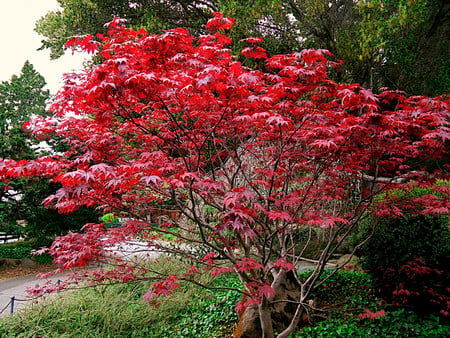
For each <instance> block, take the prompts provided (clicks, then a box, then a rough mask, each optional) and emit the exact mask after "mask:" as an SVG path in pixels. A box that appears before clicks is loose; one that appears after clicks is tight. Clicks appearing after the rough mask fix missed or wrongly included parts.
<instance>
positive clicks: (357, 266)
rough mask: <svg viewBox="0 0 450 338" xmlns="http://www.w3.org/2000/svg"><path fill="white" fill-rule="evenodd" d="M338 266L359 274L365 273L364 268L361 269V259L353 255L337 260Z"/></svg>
mask: <svg viewBox="0 0 450 338" xmlns="http://www.w3.org/2000/svg"><path fill="white" fill-rule="evenodd" d="M347 261H348V262H347ZM344 264H345V265H344ZM336 265H337V266H338V267H341V266H342V265H344V266H343V269H344V270H347V271H357V272H363V271H364V270H363V268H362V267H361V260H360V258H359V257H357V256H355V255H353V256H352V255H350V254H347V255H343V256H342V257H341V258H339V259H338V260H337V262H336Z"/></svg>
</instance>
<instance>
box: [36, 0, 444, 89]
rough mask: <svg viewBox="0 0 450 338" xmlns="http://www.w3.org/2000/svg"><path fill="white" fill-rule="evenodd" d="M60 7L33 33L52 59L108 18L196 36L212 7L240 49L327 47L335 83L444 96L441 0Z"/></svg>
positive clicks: (77, 3) (87, 0) (157, 1)
mask: <svg viewBox="0 0 450 338" xmlns="http://www.w3.org/2000/svg"><path fill="white" fill-rule="evenodd" d="M60 4H61V7H62V10H61V11H56V12H52V13H49V14H47V15H46V16H44V17H43V18H41V19H40V20H39V21H38V23H37V25H36V31H37V32H38V33H40V34H42V35H43V36H44V37H45V40H43V45H42V47H43V48H50V49H51V52H52V57H58V56H60V55H61V54H62V53H63V52H64V44H65V42H66V41H67V39H68V38H69V37H70V36H74V35H84V34H94V35H95V33H105V32H106V28H105V27H104V23H105V22H108V21H111V19H112V18H113V17H114V16H118V17H123V18H126V19H127V20H128V22H129V25H130V26H131V27H135V28H138V27H143V28H145V29H147V30H148V31H150V32H160V31H161V30H164V29H169V28H174V27H184V28H187V29H189V31H190V33H191V34H193V35H196V36H198V35H199V34H205V33H206V32H205V30H204V28H203V27H204V24H205V23H206V21H207V20H208V19H209V18H211V15H212V14H211V13H212V12H213V11H218V12H222V13H224V14H225V15H228V16H231V17H233V18H235V19H236V25H235V28H234V30H233V32H231V33H230V36H231V37H232V38H233V40H234V43H235V45H234V46H233V49H234V50H235V51H236V52H237V53H238V54H239V51H240V50H241V49H242V48H244V46H243V44H242V43H240V42H239V40H241V39H242V38H245V37H247V36H258V37H262V38H264V42H263V43H262V45H261V46H262V47H263V48H265V49H266V50H267V51H268V52H269V53H270V54H271V55H275V54H278V53H287V52H291V51H299V50H301V49H303V48H311V47H312V48H325V49H328V50H329V51H331V52H332V53H333V54H334V55H335V57H336V59H338V60H343V61H344V64H343V66H342V67H341V69H340V70H339V71H337V72H335V74H334V75H332V78H334V79H335V80H337V81H347V82H357V83H360V84H361V85H362V86H363V87H365V88H373V89H375V90H378V89H379V88H381V87H384V86H387V87H390V88H393V89H401V90H405V91H407V92H409V93H411V94H424V95H433V96H435V95H440V94H446V93H448V89H449V88H450V75H449V69H450V64H449V62H450V61H449V58H448V57H447V56H448V55H449V52H450V51H449V36H450V32H449V27H450V25H449V24H448V22H449V18H450V16H449V9H450V5H449V3H448V2H447V1H445V0H440V1H431V0H419V1H399V0H392V1H391V0H390V1H381V0H370V1H352V0H334V1H329V0H319V1H317V0H306V1H303V0H299V1H297V0H253V1H222V0H207V1H204V0H202V1H198V0H182V1H181V0H170V1H161V0H153V1H149V0H143V1H141V0H138V1H133V2H129V1H125V0H120V1H100V0H83V1H81V0H65V1H60Z"/></svg>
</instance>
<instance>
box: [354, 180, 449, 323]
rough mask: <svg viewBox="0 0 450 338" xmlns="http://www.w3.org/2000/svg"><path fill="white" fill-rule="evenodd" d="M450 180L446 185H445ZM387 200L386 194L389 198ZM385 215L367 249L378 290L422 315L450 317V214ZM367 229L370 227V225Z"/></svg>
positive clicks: (402, 194)
mask: <svg viewBox="0 0 450 338" xmlns="http://www.w3.org/2000/svg"><path fill="white" fill-rule="evenodd" d="M442 184H444V185H445V184H447V183H445V182H444V183H442ZM431 193H433V191H432V189H431V188H428V189H420V188H414V189H412V190H411V191H409V192H408V193H405V192H396V193H395V194H396V198H404V197H408V196H407V194H409V196H411V197H420V196H423V195H428V194H431ZM435 195H436V196H437V197H438V198H445V197H444V196H442V194H441V193H436V194H435ZM386 198H387V197H386ZM403 212H404V213H405V215H404V216H402V217H385V218H383V219H378V220H372V221H373V223H375V222H377V223H378V224H377V226H376V231H375V233H374V235H373V237H372V238H371V239H370V240H369V241H368V243H367V244H366V245H365V247H363V248H362V251H361V254H362V256H363V267H364V268H365V269H367V270H368V271H369V272H370V273H371V274H372V275H373V276H374V277H375V278H376V281H377V287H376V289H375V290H376V291H377V294H378V295H379V296H381V297H382V298H383V299H385V300H386V301H388V302H390V303H395V304H397V305H402V306H407V307H412V308H414V309H415V310H416V311H418V312H421V313H430V312H440V313H441V314H443V315H447V313H448V312H450V311H449V308H448V305H447V301H450V298H449V297H450V292H449V291H448V290H447V289H446V286H448V285H450V271H449V270H448V266H450V232H449V228H448V221H449V217H448V215H434V216H428V215H412V214H408V212H410V211H409V210H404V211H403ZM367 231H370V230H369V229H367Z"/></svg>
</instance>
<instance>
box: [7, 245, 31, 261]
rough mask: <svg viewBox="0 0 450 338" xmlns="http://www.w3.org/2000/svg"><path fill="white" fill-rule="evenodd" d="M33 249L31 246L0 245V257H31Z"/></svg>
mask: <svg viewBox="0 0 450 338" xmlns="http://www.w3.org/2000/svg"><path fill="white" fill-rule="evenodd" d="M31 250H33V249H32V248H30V247H16V248H14V247H13V248H11V247H4V246H0V257H3V258H15V259H21V258H31Z"/></svg>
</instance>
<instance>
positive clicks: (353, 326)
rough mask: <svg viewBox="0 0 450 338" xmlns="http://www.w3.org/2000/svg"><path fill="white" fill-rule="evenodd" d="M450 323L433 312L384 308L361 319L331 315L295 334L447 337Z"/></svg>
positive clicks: (328, 337) (306, 335)
mask: <svg viewBox="0 0 450 338" xmlns="http://www.w3.org/2000/svg"><path fill="white" fill-rule="evenodd" d="M449 336H450V325H449V324H448V322H445V321H444V322H443V321H442V319H440V318H439V317H436V316H428V317H419V316H418V315H417V314H416V313H414V312H412V311H406V310H403V309H400V310H396V311H386V316H384V317H378V318H376V319H373V320H370V319H367V318H365V319H360V318H358V316H357V315H353V314H350V315H349V316H348V317H347V318H342V317H334V318H330V319H328V320H324V321H321V322H319V323H316V324H315V325H314V326H308V327H305V328H303V329H301V330H299V331H298V332H297V333H296V335H295V337H327V338H332V337H361V338H363V337H364V338H365V337H405V338H406V337H408V338H409V337H449Z"/></svg>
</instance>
